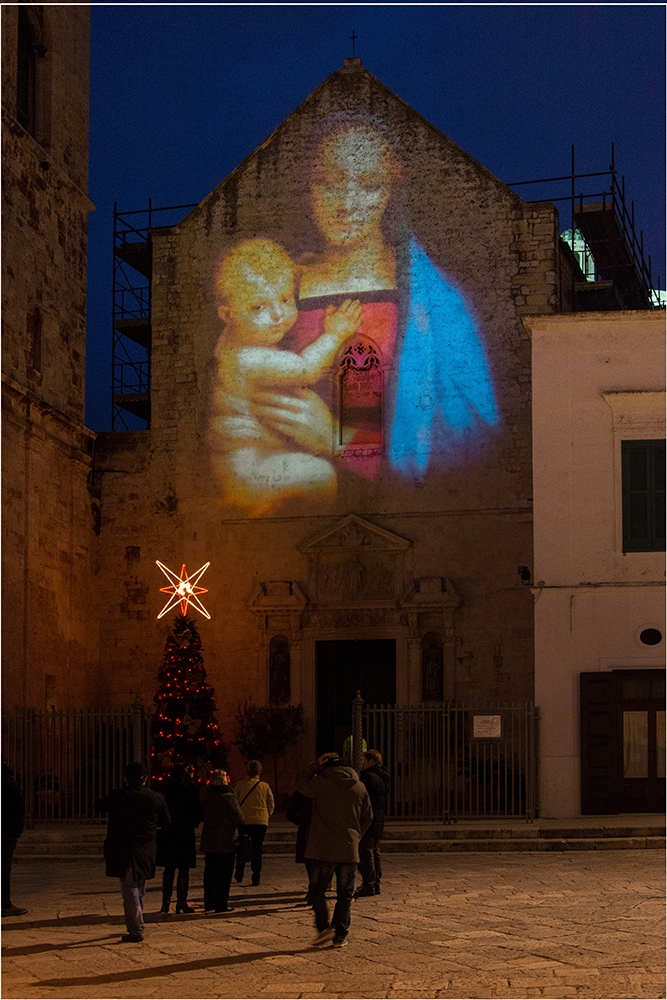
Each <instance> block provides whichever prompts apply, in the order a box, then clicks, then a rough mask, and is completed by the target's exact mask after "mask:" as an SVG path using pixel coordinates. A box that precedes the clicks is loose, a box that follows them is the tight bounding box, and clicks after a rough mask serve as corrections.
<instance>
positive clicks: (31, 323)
mask: <svg viewBox="0 0 667 1000" xmlns="http://www.w3.org/2000/svg"><path fill="white" fill-rule="evenodd" d="M27 327H28V357H29V359H30V367H31V368H32V370H33V371H35V372H41V370H42V313H41V310H40V308H39V306H35V308H34V309H32V310H30V311H29V312H28V316H27Z"/></svg>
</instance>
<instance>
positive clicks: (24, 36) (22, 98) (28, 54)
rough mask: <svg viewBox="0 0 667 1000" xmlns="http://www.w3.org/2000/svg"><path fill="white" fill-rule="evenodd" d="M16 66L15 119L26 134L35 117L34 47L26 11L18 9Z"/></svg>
mask: <svg viewBox="0 0 667 1000" xmlns="http://www.w3.org/2000/svg"><path fill="white" fill-rule="evenodd" d="M18 13H19V43H18V65H17V69H16V117H17V119H18V121H19V122H20V124H21V125H23V127H24V128H25V129H27V130H28V132H32V131H33V125H34V117H35V45H34V42H33V37H32V29H31V27H30V20H29V18H28V14H27V11H26V10H25V8H23V7H19V12H18Z"/></svg>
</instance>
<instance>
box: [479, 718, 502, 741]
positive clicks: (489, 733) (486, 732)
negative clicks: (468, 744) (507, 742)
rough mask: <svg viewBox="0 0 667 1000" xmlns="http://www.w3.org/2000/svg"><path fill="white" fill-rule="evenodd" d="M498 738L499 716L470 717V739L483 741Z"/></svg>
mask: <svg viewBox="0 0 667 1000" xmlns="http://www.w3.org/2000/svg"><path fill="white" fill-rule="evenodd" d="M489 737H491V738H494V737H495V738H499V737H500V716H499V715H473V717H472V738H473V739H474V740H483V739H488V738H489Z"/></svg>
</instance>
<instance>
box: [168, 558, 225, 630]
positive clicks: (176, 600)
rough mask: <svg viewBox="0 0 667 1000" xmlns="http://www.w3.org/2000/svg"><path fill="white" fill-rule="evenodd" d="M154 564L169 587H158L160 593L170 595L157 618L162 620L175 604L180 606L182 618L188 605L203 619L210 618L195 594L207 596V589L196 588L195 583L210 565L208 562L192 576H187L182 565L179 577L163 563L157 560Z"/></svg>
mask: <svg viewBox="0 0 667 1000" xmlns="http://www.w3.org/2000/svg"><path fill="white" fill-rule="evenodd" d="M155 562H156V563H157V565H158V566H159V567H160V569H161V570H162V572H163V573H164V575H165V576H166V578H167V579H168V580H169V582H170V586H168V587H160V593H161V594H171V597H170V598H169V600H168V601H167V603H166V604H165V606H164V607H163V609H162V611H161V612H160V614H159V615H158V618H162V616H163V615H166V614H167V612H168V611H171V609H172V608H174V607H175V606H176V605H177V604H180V606H181V614H182V615H183V616H185V615H186V614H187V613H188V604H193V605H194V606H195V607H196V608H197V610H198V611H200V612H201V613H202V614H203V616H204V617H205V618H210V617H211V616H210V615H209V613H208V611H207V610H206V608H205V607H204V605H203V604H202V602H201V601H200V600H199V598H198V597H197V594H208V587H198V586H197V583H198V582H199V580H200V579H201V577H202V576H203V575H204V573H205V572H206V570H207V569H208V568H209V566H210V565H211V564H210V562H207V563H204V565H203V566H200V568H199V569H198V570H197V571H196V572H195V573H193V574H192V576H188V571H187V569H186V568H185V563H183V565H182V567H181V574H180V576H176V574H175V573H174V572H173V571H172V570H170V569H169V567H168V566H165V565H164V563H161V562H160V560H159V559H156V560H155Z"/></svg>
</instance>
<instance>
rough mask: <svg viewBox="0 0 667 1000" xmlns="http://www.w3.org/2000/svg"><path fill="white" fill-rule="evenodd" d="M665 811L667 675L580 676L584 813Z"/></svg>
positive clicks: (635, 672) (642, 672)
mask: <svg viewBox="0 0 667 1000" xmlns="http://www.w3.org/2000/svg"><path fill="white" fill-rule="evenodd" d="M664 809H665V672H664V670H613V671H610V672H609V673H583V674H581V811H582V813H583V814H584V815H594V814H597V815H600V814H605V813H607V814H609V813H634V812H664Z"/></svg>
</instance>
